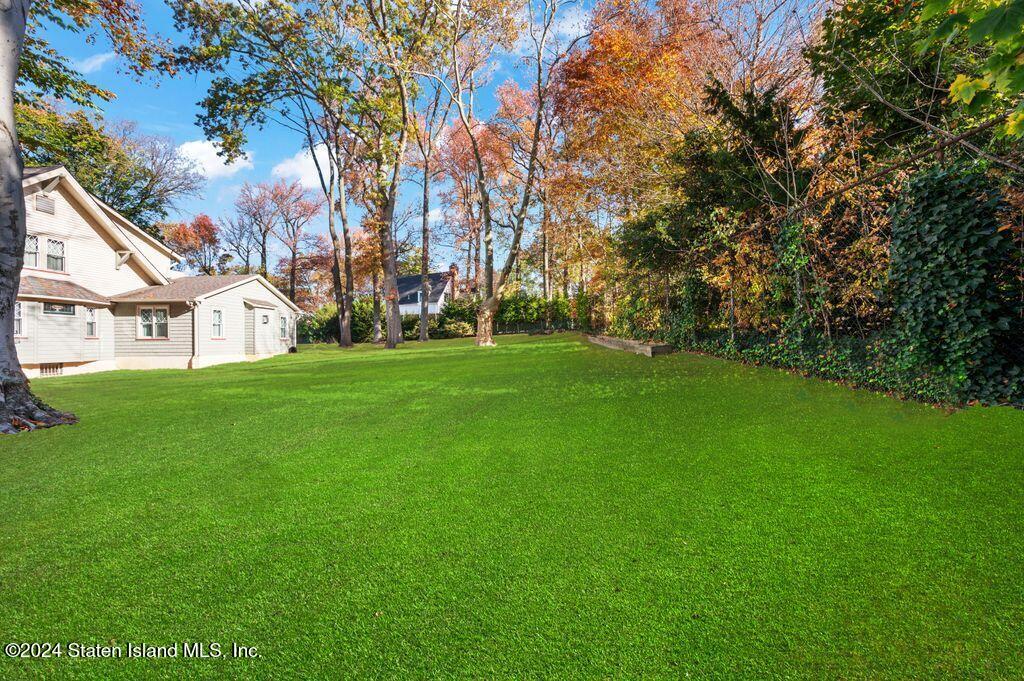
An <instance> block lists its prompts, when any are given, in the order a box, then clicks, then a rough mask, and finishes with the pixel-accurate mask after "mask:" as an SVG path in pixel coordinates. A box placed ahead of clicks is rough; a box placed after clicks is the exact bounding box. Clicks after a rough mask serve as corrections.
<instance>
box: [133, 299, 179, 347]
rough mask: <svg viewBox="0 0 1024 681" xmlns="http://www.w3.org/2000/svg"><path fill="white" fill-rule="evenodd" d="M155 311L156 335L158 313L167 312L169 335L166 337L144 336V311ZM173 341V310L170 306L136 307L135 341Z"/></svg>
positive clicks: (154, 325) (154, 329) (154, 324)
mask: <svg viewBox="0 0 1024 681" xmlns="http://www.w3.org/2000/svg"><path fill="white" fill-rule="evenodd" d="M143 310H152V311H153V333H156V311H157V310H165V311H166V312H167V335H166V336H152V337H149V336H144V335H142V311H143ZM170 339H171V308H170V306H169V305H136V306H135V340H140V341H165V340H170Z"/></svg>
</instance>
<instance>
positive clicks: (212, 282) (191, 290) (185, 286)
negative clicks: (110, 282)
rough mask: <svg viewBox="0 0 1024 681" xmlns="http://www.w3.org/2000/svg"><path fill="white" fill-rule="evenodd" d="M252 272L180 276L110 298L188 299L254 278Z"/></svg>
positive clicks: (141, 300) (118, 300)
mask: <svg viewBox="0 0 1024 681" xmlns="http://www.w3.org/2000/svg"><path fill="white" fill-rule="evenodd" d="M255 278H256V275H254V274H221V275H216V276H208V275H205V274H204V275H201V276H198V277H181V278H180V279H174V280H172V281H171V283H169V284H165V285H163V286H146V287H145V288H140V289H136V290H134V291H128V292H127V293H119V294H118V295H116V296H114V297H113V298H111V300H113V301H114V302H115V303H128V302H131V303H175V302H180V301H190V300H195V299H196V298H199V297H202V296H205V295H207V294H208V293H213V292H214V291H217V290H220V289H222V288H224V287H225V286H230V285H231V284H237V283H239V282H241V281H245V280H246V279H255Z"/></svg>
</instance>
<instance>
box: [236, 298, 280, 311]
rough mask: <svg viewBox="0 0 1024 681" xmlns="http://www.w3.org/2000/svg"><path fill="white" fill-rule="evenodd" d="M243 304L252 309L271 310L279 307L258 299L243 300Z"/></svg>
mask: <svg viewBox="0 0 1024 681" xmlns="http://www.w3.org/2000/svg"><path fill="white" fill-rule="evenodd" d="M242 302H243V303H245V304H246V305H249V306H251V307H265V308H269V309H271V310H272V309H274V308H275V307H277V305H274V304H273V303H270V302H267V301H266V300H260V299H258V298H242Z"/></svg>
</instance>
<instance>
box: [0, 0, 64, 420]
mask: <svg viewBox="0 0 1024 681" xmlns="http://www.w3.org/2000/svg"><path fill="white" fill-rule="evenodd" d="M31 5H32V1H31V0H13V1H12V0H7V1H6V2H0V49H2V50H3V54H2V57H0V126H2V127H3V129H4V134H3V135H0V433H17V432H20V431H23V430H35V429H36V428H47V427H49V426H56V425H61V424H68V423H75V422H76V421H77V419H76V418H75V416H74V415H73V414H67V413H64V412H61V411H57V410H56V409H53V408H51V407H49V406H47V405H46V404H44V403H43V402H42V401H40V400H39V398H37V397H36V396H35V395H33V394H32V391H31V389H30V388H29V382H28V379H27V378H26V377H25V372H24V371H22V369H21V364H20V363H19V362H18V351H17V349H16V348H15V346H14V302H15V300H16V298H17V295H18V286H19V285H20V283H21V267H22V265H23V264H24V262H25V193H24V191H23V190H22V187H21V180H22V169H23V168H22V161H21V149H20V147H19V146H18V133H17V130H16V129H15V125H14V83H15V81H16V80H17V78H18V62H19V59H20V57H21V50H22V47H23V46H24V44H25V25H26V19H27V18H28V12H29V8H30V7H31Z"/></svg>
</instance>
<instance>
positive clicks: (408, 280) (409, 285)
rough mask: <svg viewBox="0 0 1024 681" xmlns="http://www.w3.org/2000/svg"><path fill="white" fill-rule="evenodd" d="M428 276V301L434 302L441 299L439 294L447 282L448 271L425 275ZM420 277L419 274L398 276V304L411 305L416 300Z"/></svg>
mask: <svg viewBox="0 0 1024 681" xmlns="http://www.w3.org/2000/svg"><path fill="white" fill-rule="evenodd" d="M427 276H428V277H429V278H430V302H431V303H436V302H438V301H439V300H441V294H442V293H444V289H445V287H446V286H447V284H448V278H449V277H450V276H451V274H450V273H449V272H431V273H430V274H428V275H427ZM421 281H422V277H421V276H420V275H419V274H411V275H409V276H407V277H399V278H398V304H399V305H412V304H414V303H416V302H418V301H417V300H416V292H417V291H419V290H420V288H421V286H420V283H421Z"/></svg>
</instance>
